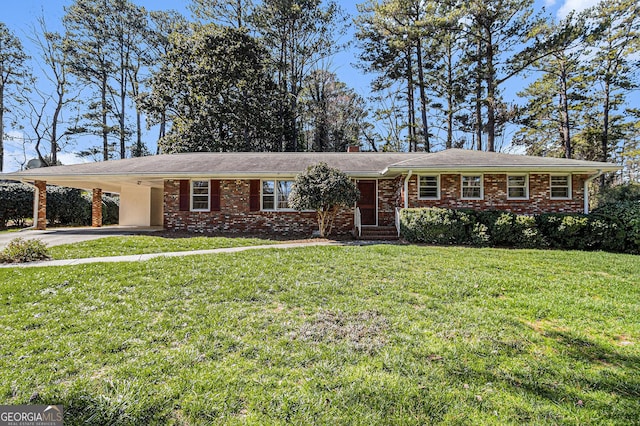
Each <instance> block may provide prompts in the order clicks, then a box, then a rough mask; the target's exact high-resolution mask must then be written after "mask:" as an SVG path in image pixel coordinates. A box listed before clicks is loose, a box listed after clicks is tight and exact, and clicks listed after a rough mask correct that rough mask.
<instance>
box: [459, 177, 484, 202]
mask: <svg viewBox="0 0 640 426" xmlns="http://www.w3.org/2000/svg"><path fill="white" fill-rule="evenodd" d="M462 198H463V199H471V200H481V199H482V175H473V176H462Z"/></svg>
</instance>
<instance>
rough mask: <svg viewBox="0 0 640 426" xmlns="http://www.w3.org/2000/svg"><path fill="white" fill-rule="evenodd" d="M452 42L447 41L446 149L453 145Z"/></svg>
mask: <svg viewBox="0 0 640 426" xmlns="http://www.w3.org/2000/svg"><path fill="white" fill-rule="evenodd" d="M452 54H453V52H452V50H451V43H450V42H449V41H448V42H447V142H446V145H445V148H446V149H451V148H452V147H453V90H454V89H453V62H452V58H451V56H452Z"/></svg>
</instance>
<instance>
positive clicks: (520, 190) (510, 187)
mask: <svg viewBox="0 0 640 426" xmlns="http://www.w3.org/2000/svg"><path fill="white" fill-rule="evenodd" d="M507 198H508V199H511V200H526V199H528V198H529V176H527V175H514V176H507Z"/></svg>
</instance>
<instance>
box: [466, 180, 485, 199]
mask: <svg viewBox="0 0 640 426" xmlns="http://www.w3.org/2000/svg"><path fill="white" fill-rule="evenodd" d="M465 176H467V177H476V176H480V197H465V196H464V186H462V183H463V181H464V177H465ZM460 199H461V200H484V175H483V174H470V173H466V174H461V175H460Z"/></svg>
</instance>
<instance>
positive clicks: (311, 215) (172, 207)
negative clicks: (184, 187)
mask: <svg viewBox="0 0 640 426" xmlns="http://www.w3.org/2000/svg"><path fill="white" fill-rule="evenodd" d="M179 195H180V181H179V180H165V182H164V227H165V228H166V229H170V230H175V231H190V232H221V233H245V234H254V233H255V234H263V233H267V234H286V235H297V234H299V235H307V236H308V235H311V233H312V232H313V231H316V230H317V229H318V224H317V219H316V213H315V212H297V211H292V212H288V211H255V212H252V211H249V180H241V179H238V180H235V179H234V180H221V181H220V211H218V212H191V211H179V210H180V196H179ZM352 231H353V211H352V210H351V209H342V210H341V211H340V212H339V213H338V216H337V217H336V220H335V223H334V231H333V234H338V235H340V234H348V233H350V232H352Z"/></svg>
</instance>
